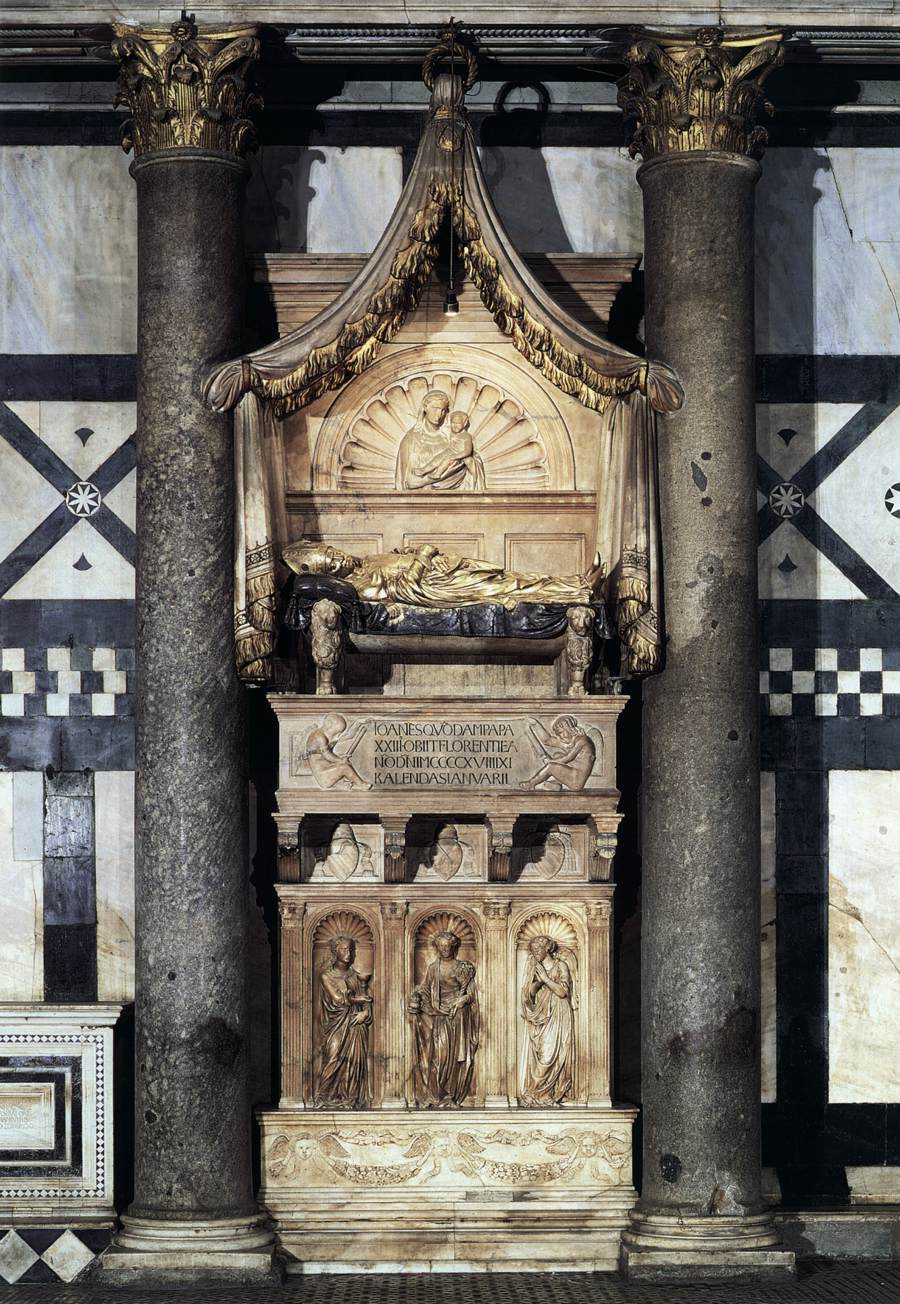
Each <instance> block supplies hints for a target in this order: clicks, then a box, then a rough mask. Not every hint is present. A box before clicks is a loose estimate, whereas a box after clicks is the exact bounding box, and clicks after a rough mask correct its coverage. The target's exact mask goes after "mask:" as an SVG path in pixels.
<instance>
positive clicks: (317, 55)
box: [0, 8, 900, 67]
mask: <svg viewBox="0 0 900 1304" xmlns="http://www.w3.org/2000/svg"><path fill="white" fill-rule="evenodd" d="M778 12H779V13H780V14H781V15H782V17H783V18H784V20H785V21H787V22H789V20H790V10H789V8H788V9H784V10H780V11H778ZM774 16H775V13H774V11H773V17H774ZM652 17H653V15H652V14H650V13H649V12H648V21H651V20H652ZM889 18H890V23H891V25H890V26H887V25H886V26H884V27H875V26H872V25H871V24H869V25H867V26H866V27H858V28H853V27H816V28H813V27H794V28H792V29H790V30H786V35H785V57H786V60H787V62H789V63H856V64H866V63H879V64H884V63H900V26H898V25H897V21H896V19H895V17H894V16H892V15H891V16H889ZM690 27H691V25H690V24H688V23H685V30H686V31H687V30H690ZM466 30H467V31H468V32H469V33H470V34H471V35H472V36H473V37H474V39H475V40H476V42H477V44H478V47H479V53H480V55H481V57H482V59H484V60H485V61H486V62H488V63H490V62H495V63H510V64H529V63H534V64H542V65H548V64H559V65H561V66H563V67H564V66H566V65H568V64H576V65H583V64H584V62H585V60H590V61H591V62H595V63H599V64H604V63H606V64H610V65H618V64H620V63H621V57H620V56H619V57H617V51H620V50H621V48H622V46H623V44H624V43H625V42H626V41H627V38H628V35H629V32H630V31H631V30H632V27H629V26H625V25H623V26H620V27H611V26H610V25H609V23H605V24H596V25H592V24H564V23H558V24H557V23H546V24H540V25H535V24H513V23H504V24H479V23H472V24H468V25H467V27H466ZM438 31H439V28H438V26H437V25H433V24H426V23H409V24H399V23H366V24H361V23H330V24H321V23H319V24H317V23H308V24H299V23H280V24H278V23H269V24H266V23H260V24H259V35H260V38H261V41H262V46H263V60H264V61H274V62H277V63H291V62H293V61H295V60H299V61H301V62H308V63H322V64H327V63H340V64H371V63H372V62H373V61H377V62H380V63H393V62H396V63H407V62H408V63H420V62H421V60H422V57H423V55H424V54H425V53H426V52H427V50H428V49H430V48H431V46H433V44H434V41H435V39H436V37H437V34H438ZM112 41H113V28H112V25H111V24H108V23H84V24H71V23H69V24H58V23H38V22H34V21H30V22H28V23H20V24H15V23H10V22H6V23H0V63H5V64H10V63H25V64H27V63H40V64H42V65H44V66H46V65H59V66H60V67H65V66H66V65H76V66H78V65H81V66H90V65H97V64H110V63H112V62H113V55H112V50H111V46H112Z"/></svg>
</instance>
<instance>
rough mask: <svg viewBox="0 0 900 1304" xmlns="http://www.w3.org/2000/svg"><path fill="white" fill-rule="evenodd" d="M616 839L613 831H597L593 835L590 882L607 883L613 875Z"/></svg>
mask: <svg viewBox="0 0 900 1304" xmlns="http://www.w3.org/2000/svg"><path fill="white" fill-rule="evenodd" d="M617 845H618V840H617V837H616V834H615V833H597V834H595V835H594V846H593V854H592V856H591V865H590V873H589V875H588V877H589V878H590V881H591V882H592V883H608V882H609V881H610V880H611V879H612V876H613V872H612V871H613V859H614V857H615V854H616V847H617Z"/></svg>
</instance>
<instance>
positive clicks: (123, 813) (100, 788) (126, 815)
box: [94, 770, 134, 1001]
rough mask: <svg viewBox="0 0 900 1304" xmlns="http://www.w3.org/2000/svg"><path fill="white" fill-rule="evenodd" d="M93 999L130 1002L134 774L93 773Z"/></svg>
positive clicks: (131, 990) (131, 987) (132, 929)
mask: <svg viewBox="0 0 900 1304" xmlns="http://www.w3.org/2000/svg"><path fill="white" fill-rule="evenodd" d="M94 828H95V839H96V866H97V870H96V873H97V999H98V1000H101V1001H131V1000H134V774H133V772H132V771H130V770H98V771H97V772H96V774H95V775H94Z"/></svg>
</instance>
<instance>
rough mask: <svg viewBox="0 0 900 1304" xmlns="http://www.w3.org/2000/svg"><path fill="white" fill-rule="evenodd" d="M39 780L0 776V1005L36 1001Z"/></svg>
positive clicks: (40, 969) (40, 977)
mask: <svg viewBox="0 0 900 1304" xmlns="http://www.w3.org/2000/svg"><path fill="white" fill-rule="evenodd" d="M42 829H43V776H42V775H41V774H40V773H38V774H25V773H13V772H12V771H10V770H6V771H0V918H2V921H3V922H2V925H0V1000H3V1001H40V1000H41V999H42V998H43V995H44V966H43V861H42V855H43V844H42V838H43V835H42Z"/></svg>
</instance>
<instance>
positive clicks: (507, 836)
mask: <svg viewBox="0 0 900 1304" xmlns="http://www.w3.org/2000/svg"><path fill="white" fill-rule="evenodd" d="M514 823H515V821H514V820H504V821H503V822H502V823H501V822H500V821H499V820H497V819H494V820H491V822H490V835H491V852H490V859H489V862H488V878H489V880H490V881H491V882H492V883H507V882H508V881H509V871H510V868H511V865H512V849H513V825H514Z"/></svg>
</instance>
